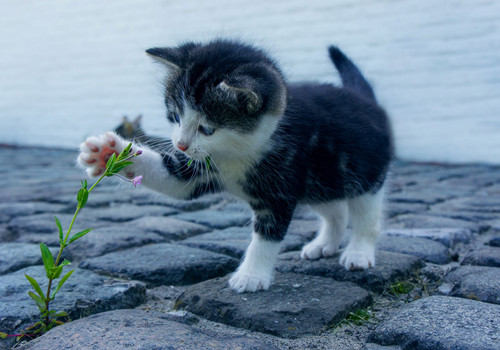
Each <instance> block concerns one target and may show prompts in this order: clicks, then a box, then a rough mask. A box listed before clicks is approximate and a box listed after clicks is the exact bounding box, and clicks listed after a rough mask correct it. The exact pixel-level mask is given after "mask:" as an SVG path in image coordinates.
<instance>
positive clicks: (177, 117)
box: [174, 113, 181, 124]
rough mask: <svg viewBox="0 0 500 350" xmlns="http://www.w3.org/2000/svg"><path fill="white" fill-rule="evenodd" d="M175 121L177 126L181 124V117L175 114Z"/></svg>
mask: <svg viewBox="0 0 500 350" xmlns="http://www.w3.org/2000/svg"><path fill="white" fill-rule="evenodd" d="M174 120H175V122H176V123H177V124H180V123H181V117H180V116H179V114H177V113H174Z"/></svg>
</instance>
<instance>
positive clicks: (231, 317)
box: [176, 274, 372, 338]
mask: <svg viewBox="0 0 500 350" xmlns="http://www.w3.org/2000/svg"><path fill="white" fill-rule="evenodd" d="M228 279H229V277H225V278H217V279H213V280H209V281H205V282H202V283H199V284H196V285H193V286H190V287H188V288H187V289H186V290H185V292H184V293H183V294H181V295H180V296H179V298H178V299H177V302H176V308H178V309H179V308H181V309H186V310H187V311H190V312H192V313H194V314H197V315H200V316H202V317H204V318H207V319H209V320H212V321H215V322H220V323H225V324H228V325H231V326H234V327H240V328H246V329H249V330H251V331H257V332H264V333H270V334H273V335H277V336H280V337H285V338H296V337H299V336H301V335H305V334H314V335H317V334H319V333H320V332H321V331H323V330H324V329H325V328H326V327H328V326H329V325H332V324H336V323H338V322H340V321H341V320H342V319H343V318H344V317H345V316H346V315H347V314H348V313H349V312H352V311H355V310H357V309H361V308H365V307H367V306H368V305H370V304H371V302H372V298H371V296H370V293H369V292H367V291H366V290H364V289H362V288H360V287H358V286H356V285H355V284H353V283H350V282H337V281H334V280H332V279H329V278H322V277H317V276H305V275H299V274H277V275H276V277H275V281H274V283H273V284H272V285H271V287H270V288H269V290H267V291H260V292H256V293H244V294H238V293H236V292H234V291H233V290H231V289H230V288H229V287H228Z"/></svg>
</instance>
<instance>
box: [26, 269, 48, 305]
mask: <svg viewBox="0 0 500 350" xmlns="http://www.w3.org/2000/svg"><path fill="white" fill-rule="evenodd" d="M24 276H26V278H27V279H28V281H29V282H30V284H31V285H32V286H33V288H34V289H35V291H36V292H37V293H38V295H39V296H40V297H41V298H42V299H43V300H45V295H43V292H42V288H40V285H39V284H38V282H37V281H36V280H35V279H34V278H33V277H31V276H28V275H27V274H24Z"/></svg>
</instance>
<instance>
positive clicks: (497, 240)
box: [488, 236, 500, 247]
mask: <svg viewBox="0 0 500 350" xmlns="http://www.w3.org/2000/svg"><path fill="white" fill-rule="evenodd" d="M488 244H489V245H490V246H492V247H500V236H497V237H493V238H492V239H490V241H489V243H488Z"/></svg>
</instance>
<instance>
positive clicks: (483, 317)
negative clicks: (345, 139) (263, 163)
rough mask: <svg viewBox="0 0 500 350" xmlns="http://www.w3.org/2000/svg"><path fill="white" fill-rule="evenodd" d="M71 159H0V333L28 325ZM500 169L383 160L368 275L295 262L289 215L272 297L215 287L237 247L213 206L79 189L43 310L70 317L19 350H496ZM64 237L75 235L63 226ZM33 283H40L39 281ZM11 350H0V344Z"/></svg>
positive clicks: (235, 221) (18, 151)
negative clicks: (78, 208) (380, 220)
mask: <svg viewBox="0 0 500 350" xmlns="http://www.w3.org/2000/svg"><path fill="white" fill-rule="evenodd" d="M75 158H76V153H75V152H69V151H61V150H49V149H28V148H5V147H4V148H0V163H1V164H2V166H1V168H0V176H1V178H2V181H1V182H0V331H2V332H7V333H14V332H17V331H19V330H20V329H22V328H23V327H25V326H27V325H29V324H31V323H32V322H33V321H34V320H35V319H36V317H37V311H38V310H37V308H36V306H35V305H34V303H32V302H31V301H30V300H29V297H28V295H27V293H28V290H29V289H30V286H29V284H28V282H27V281H26V280H25V278H24V276H23V275H24V274H25V273H27V274H29V275H32V276H34V277H38V278H39V279H40V280H43V275H44V269H43V266H42V265H41V264H42V262H41V259H40V253H39V248H38V243H39V242H45V243H46V244H47V245H48V246H49V247H51V248H53V250H54V251H56V250H57V246H58V236H57V233H56V232H57V230H56V226H55V222H54V216H55V215H57V216H58V217H59V219H60V220H61V221H62V223H63V227H67V225H68V224H69V221H70V219H71V217H72V213H73V211H74V209H75V204H76V198H75V197H76V191H77V189H78V187H79V183H80V180H81V179H82V178H83V173H82V172H81V171H80V170H78V169H76V168H75V166H74V164H75ZM499 215H500V167H492V166H486V165H464V166H458V165H457V166H455V165H440V164H415V163H405V162H400V161H396V162H395V163H394V164H393V168H392V175H391V178H390V180H389V186H388V204H387V212H386V218H387V219H386V222H385V230H384V231H383V233H382V235H381V236H380V238H379V241H378V252H377V266H376V267H374V268H372V269H369V270H366V271H346V270H345V269H343V268H342V267H341V266H340V265H339V263H338V261H337V260H338V257H333V258H328V259H320V260H318V261H303V260H300V259H299V251H300V248H301V246H302V245H303V244H304V242H307V241H308V240H309V239H311V237H313V235H314V233H315V231H316V230H317V228H318V220H317V218H316V217H315V216H314V214H313V213H312V212H310V211H309V210H308V209H307V208H300V209H298V210H297V212H296V214H295V218H294V220H293V223H292V225H291V227H290V229H289V233H288V235H287V238H286V239H285V241H284V244H283V249H282V254H281V255H280V258H279V261H278V264H277V267H276V270H277V272H276V277H275V282H274V284H273V286H272V287H271V288H270V289H269V290H268V291H264V292H258V293H246V294H236V293H234V292H233V291H231V290H230V289H228V287H227V279H228V274H230V273H231V272H232V271H233V270H234V269H235V268H236V266H237V265H238V262H239V259H240V258H241V256H242V254H243V252H244V249H245V247H246V245H247V244H248V242H249V238H250V231H251V230H250V228H249V226H248V225H249V223H250V218H251V212H250V210H249V208H248V207H247V206H246V205H245V204H244V203H242V202H240V201H238V200H236V199H233V198H231V197H229V196H227V195H215V196H209V197H204V198H201V199H198V200H194V201H189V202H188V201H186V202H184V201H174V200H172V199H169V198H167V197H163V196H159V195H157V194H153V193H151V192H148V191H146V190H144V189H139V188H138V189H134V188H133V187H132V186H129V185H128V184H125V183H123V184H119V185H117V182H116V180H112V181H105V182H103V184H102V186H101V185H100V187H97V189H96V190H95V192H92V193H91V195H90V198H89V202H88V205H87V207H86V208H84V210H83V211H82V212H81V215H80V216H79V218H78V220H77V224H76V227H75V229H76V230H78V229H85V228H88V227H93V228H95V230H94V231H92V232H91V233H89V234H88V235H87V236H85V237H84V238H82V239H81V240H80V241H77V242H76V243H74V244H73V245H72V246H70V247H68V249H67V250H66V251H65V257H66V258H67V259H69V260H71V261H72V262H73V264H72V266H74V267H76V271H75V273H74V274H73V275H72V276H71V278H70V279H69V280H68V282H67V283H66V284H65V285H64V287H63V288H62V289H61V291H60V292H59V294H58V296H57V298H56V300H55V302H54V303H55V304H54V307H55V308H58V309H64V310H67V311H68V312H69V314H70V315H71V318H72V319H73V321H72V322H70V323H68V324H65V325H63V326H60V327H57V328H55V329H53V330H51V331H50V332H48V333H47V334H46V335H44V336H43V337H41V338H39V339H37V340H35V341H32V342H30V343H28V344H24V345H23V346H24V348H27V349H49V348H51V349H52V348H71V346H72V347H73V348H75V349H101V348H102V349H104V348H106V349H115V348H116V349H123V348H125V347H129V348H140V349H153V348H154V349H166V348H168V349H200V348H203V349H500V322H499V320H500V282H499V281H500V216H499ZM75 232H76V231H75ZM42 288H43V286H42ZM12 345H13V343H12V342H9V341H0V348H9V347H10V346H12Z"/></svg>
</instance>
